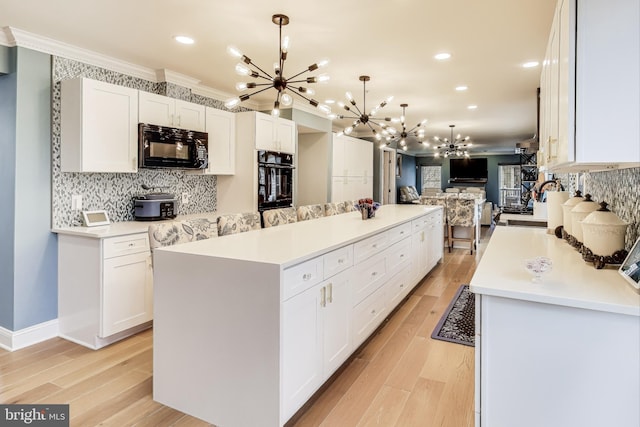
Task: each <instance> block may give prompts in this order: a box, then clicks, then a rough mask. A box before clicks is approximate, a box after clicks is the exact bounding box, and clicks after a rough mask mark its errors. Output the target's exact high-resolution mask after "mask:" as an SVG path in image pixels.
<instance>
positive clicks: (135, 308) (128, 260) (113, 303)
mask: <svg viewBox="0 0 640 427" xmlns="http://www.w3.org/2000/svg"><path fill="white" fill-rule="evenodd" d="M103 268H104V271H103V278H102V301H101V304H102V319H101V324H100V336H101V337H108V336H110V335H113V334H115V333H117V332H120V331H123V330H125V329H128V328H131V327H133V326H137V325H139V324H141V323H144V322H147V321H149V320H151V319H152V318H153V290H152V286H153V285H152V277H153V275H152V272H151V255H150V253H149V252H141V253H137V254H133V255H126V256H120V257H114V258H108V259H105V260H104V261H103Z"/></svg>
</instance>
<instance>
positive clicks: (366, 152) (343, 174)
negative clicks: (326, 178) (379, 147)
mask: <svg viewBox="0 0 640 427" xmlns="http://www.w3.org/2000/svg"><path fill="white" fill-rule="evenodd" d="M371 144H372V143H371V142H369V141H365V140H363V139H358V138H353V137H350V136H346V135H342V136H337V135H336V134H334V135H333V156H332V180H331V181H332V184H331V201H332V202H342V201H344V200H355V199H361V198H365V197H373V148H372V145H371Z"/></svg>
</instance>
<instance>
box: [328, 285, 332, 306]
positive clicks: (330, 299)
mask: <svg viewBox="0 0 640 427" xmlns="http://www.w3.org/2000/svg"><path fill="white" fill-rule="evenodd" d="M327 288H329V297H328V299H327V300H328V301H329V304H331V303H332V302H333V283H329V284H328V285H327Z"/></svg>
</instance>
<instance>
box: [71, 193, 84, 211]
mask: <svg viewBox="0 0 640 427" xmlns="http://www.w3.org/2000/svg"><path fill="white" fill-rule="evenodd" d="M71 210H74V211H79V210H82V194H74V195H72V196H71Z"/></svg>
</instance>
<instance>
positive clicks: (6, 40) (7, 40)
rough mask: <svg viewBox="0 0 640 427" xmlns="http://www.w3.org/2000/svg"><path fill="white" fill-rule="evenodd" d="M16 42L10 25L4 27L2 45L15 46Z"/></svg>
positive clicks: (0, 41)
mask: <svg viewBox="0 0 640 427" xmlns="http://www.w3.org/2000/svg"><path fill="white" fill-rule="evenodd" d="M12 43H15V42H14V41H13V37H12V36H11V31H10V28H9V27H3V28H2V31H0V45H1V46H7V47H13V46H15V44H12Z"/></svg>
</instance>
